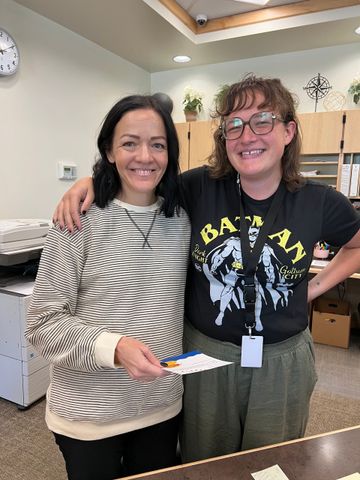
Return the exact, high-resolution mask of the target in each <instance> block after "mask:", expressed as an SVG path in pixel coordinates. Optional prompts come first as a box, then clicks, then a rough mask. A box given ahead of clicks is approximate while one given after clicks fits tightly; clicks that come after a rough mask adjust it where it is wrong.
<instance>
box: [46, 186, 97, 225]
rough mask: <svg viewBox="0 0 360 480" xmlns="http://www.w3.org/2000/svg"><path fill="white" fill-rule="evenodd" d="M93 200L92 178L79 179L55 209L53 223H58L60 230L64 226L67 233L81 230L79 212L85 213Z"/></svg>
mask: <svg viewBox="0 0 360 480" xmlns="http://www.w3.org/2000/svg"><path fill="white" fill-rule="evenodd" d="M94 198H95V195H94V187H93V182H92V178H91V177H84V178H81V179H80V180H78V181H77V182H75V183H74V185H73V186H72V187H71V188H70V189H69V190H68V191H67V192H65V193H64V195H63V197H62V199H61V200H60V202H59V203H58V204H57V206H56V208H55V211H54V214H53V222H54V223H56V222H58V223H59V225H60V228H64V227H65V226H66V227H67V228H68V230H69V232H73V231H74V229H75V228H78V229H79V230H81V220H80V211H81V213H83V214H84V213H86V212H87V210H88V209H89V208H90V206H91V204H92V203H93V201H94ZM80 209H81V210H80Z"/></svg>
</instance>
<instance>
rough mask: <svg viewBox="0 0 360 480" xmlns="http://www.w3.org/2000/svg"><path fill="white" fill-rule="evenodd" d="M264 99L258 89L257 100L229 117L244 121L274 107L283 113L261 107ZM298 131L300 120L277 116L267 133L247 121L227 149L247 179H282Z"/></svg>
mask: <svg viewBox="0 0 360 480" xmlns="http://www.w3.org/2000/svg"><path fill="white" fill-rule="evenodd" d="M263 102H264V97H263V95H262V94H260V93H255V98H254V101H253V102H248V104H247V105H245V107H244V108H242V109H241V110H235V111H233V112H231V113H230V115H229V116H228V117H227V118H226V120H227V121H228V120H229V119H230V120H231V119H233V118H240V119H241V120H243V121H244V122H247V121H249V119H250V117H251V116H252V115H254V114H256V113H259V112H264V111H271V112H272V113H274V114H275V115H276V117H278V118H280V119H281V116H280V115H279V114H278V112H276V111H272V110H269V109H267V108H264V107H262V108H259V105H261V104H262V103H263ZM295 131H296V123H295V122H293V121H290V122H288V123H284V122H282V121H279V120H277V119H275V120H274V126H273V129H272V130H271V132H269V133H266V134H265V135H258V134H255V133H254V132H253V131H252V130H251V128H250V126H249V125H245V127H244V129H243V132H242V134H241V136H240V137H239V138H237V139H235V140H226V152H227V156H228V159H229V161H230V163H231V165H232V166H233V167H234V169H235V170H236V171H237V172H239V174H240V176H241V177H242V178H243V179H244V180H245V179H246V180H265V179H269V178H273V179H274V181H275V180H276V181H279V180H280V179H281V175H282V167H281V158H282V156H283V153H284V149H285V147H286V145H288V144H289V143H290V142H291V140H292V138H293V136H294V133H295Z"/></svg>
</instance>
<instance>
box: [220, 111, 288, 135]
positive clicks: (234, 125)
mask: <svg viewBox="0 0 360 480" xmlns="http://www.w3.org/2000/svg"><path fill="white" fill-rule="evenodd" d="M275 120H278V121H279V122H283V123H284V120H282V119H281V118H279V117H278V116H276V115H275V114H274V113H272V112H259V113H254V115H251V117H250V118H249V120H248V121H247V122H245V121H244V120H242V119H241V118H239V117H234V118H228V119H226V120H224V122H223V123H222V125H221V127H220V128H221V129H222V132H223V136H224V138H225V139H226V140H236V139H237V138H240V137H241V135H242V133H243V131H244V128H245V125H249V127H250V128H251V131H252V132H253V133H255V135H266V134H267V133H270V132H271V131H272V130H273V128H274V125H275Z"/></svg>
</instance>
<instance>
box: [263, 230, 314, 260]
mask: <svg viewBox="0 0 360 480" xmlns="http://www.w3.org/2000/svg"><path fill="white" fill-rule="evenodd" d="M290 236H291V232H290V230H288V229H287V228H284V230H282V231H281V232H277V233H274V234H273V235H269V238H271V240H273V239H274V238H276V237H277V238H278V239H279V241H278V245H280V247H282V248H283V249H284V250H285V252H286V253H289V252H291V250H294V249H295V250H296V256H295V258H293V259H292V260H291V261H292V263H293V264H294V263H296V262H298V261H299V260H301V259H302V258H303V257H305V256H306V252H305V250H304V247H303V246H302V244H301V242H300V241H298V242H297V243H295V245H293V246H292V247H289V248H286V245H287V243H288V240H289V238H290Z"/></svg>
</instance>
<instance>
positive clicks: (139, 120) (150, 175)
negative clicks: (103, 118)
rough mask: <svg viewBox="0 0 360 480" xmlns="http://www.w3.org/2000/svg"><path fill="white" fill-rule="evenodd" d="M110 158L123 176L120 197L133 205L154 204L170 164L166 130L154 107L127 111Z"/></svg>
mask: <svg viewBox="0 0 360 480" xmlns="http://www.w3.org/2000/svg"><path fill="white" fill-rule="evenodd" d="M107 156H108V159H109V161H110V162H111V163H114V164H115V165H116V169H117V171H118V174H119V176H120V179H121V191H120V192H119V194H118V195H117V198H119V199H120V200H122V201H123V202H126V203H130V204H132V205H139V206H146V205H151V204H152V203H154V202H155V200H156V195H155V189H156V187H157V186H158V184H159V183H160V181H161V178H162V176H163V175H164V173H165V171H166V168H167V164H168V151H167V137H166V130H165V126H164V123H163V120H162V118H161V117H160V115H159V114H158V113H157V112H155V111H154V110H150V109H138V110H131V111H130V112H128V113H126V114H125V115H124V116H123V117H122V118H121V120H120V121H119V122H118V123H117V125H116V127H115V130H114V137H113V142H112V147H111V150H110V151H109V152H108V155H107Z"/></svg>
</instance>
